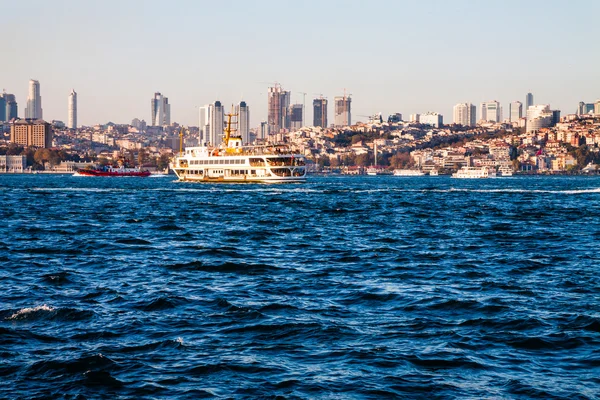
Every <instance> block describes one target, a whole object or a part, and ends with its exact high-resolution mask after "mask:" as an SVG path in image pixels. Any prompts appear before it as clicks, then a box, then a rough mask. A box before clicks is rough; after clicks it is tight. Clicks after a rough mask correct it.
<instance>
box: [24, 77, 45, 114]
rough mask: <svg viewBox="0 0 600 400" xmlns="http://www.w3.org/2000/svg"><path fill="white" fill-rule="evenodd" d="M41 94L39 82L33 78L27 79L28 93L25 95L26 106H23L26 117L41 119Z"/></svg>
mask: <svg viewBox="0 0 600 400" xmlns="http://www.w3.org/2000/svg"><path fill="white" fill-rule="evenodd" d="M42 114H43V113H42V95H41V93H40V83H39V82H38V81H36V80H34V79H30V80H29V95H28V96H27V106H26V107H25V118H26V119H42V118H43V115H42Z"/></svg>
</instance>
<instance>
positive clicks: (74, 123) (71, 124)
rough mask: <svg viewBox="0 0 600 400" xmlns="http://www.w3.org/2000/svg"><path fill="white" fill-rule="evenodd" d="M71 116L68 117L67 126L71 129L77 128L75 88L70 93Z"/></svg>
mask: <svg viewBox="0 0 600 400" xmlns="http://www.w3.org/2000/svg"><path fill="white" fill-rule="evenodd" d="M68 106H69V116H68V118H67V127H68V128H69V129H77V93H76V92H75V89H71V93H69V104H68Z"/></svg>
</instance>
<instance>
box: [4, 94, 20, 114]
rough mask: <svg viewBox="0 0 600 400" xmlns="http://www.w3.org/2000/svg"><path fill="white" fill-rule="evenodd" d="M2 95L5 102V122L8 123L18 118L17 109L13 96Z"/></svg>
mask: <svg viewBox="0 0 600 400" xmlns="http://www.w3.org/2000/svg"><path fill="white" fill-rule="evenodd" d="M3 95H4V100H5V101H6V120H7V121H10V120H13V119H15V118H19V109H18V106H17V99H16V98H15V95H14V94H8V93H3Z"/></svg>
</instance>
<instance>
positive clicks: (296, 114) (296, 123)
mask: <svg viewBox="0 0 600 400" xmlns="http://www.w3.org/2000/svg"><path fill="white" fill-rule="evenodd" d="M303 113H304V106H303V105H302V104H292V105H291V106H290V130H292V131H296V130H298V129H300V128H302V127H303V126H304V121H303V115H302V114H303Z"/></svg>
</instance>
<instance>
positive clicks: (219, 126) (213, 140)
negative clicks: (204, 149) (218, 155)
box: [208, 100, 224, 146]
mask: <svg viewBox="0 0 600 400" xmlns="http://www.w3.org/2000/svg"><path fill="white" fill-rule="evenodd" d="M223 116H224V115H223V106H222V105H221V102H220V101H218V100H217V101H215V102H214V103H213V104H211V105H210V131H209V134H208V138H209V143H210V144H211V145H213V146H218V145H220V144H221V143H222V142H223Z"/></svg>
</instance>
